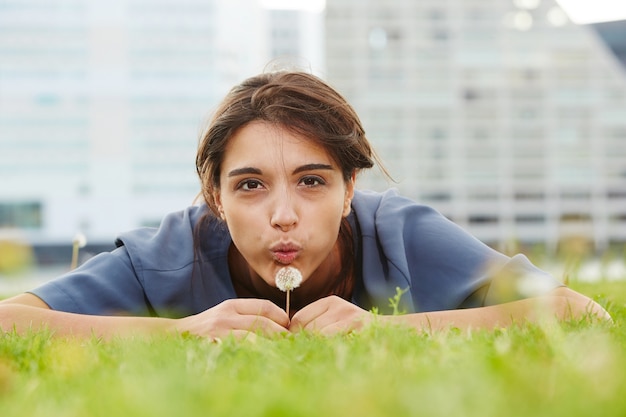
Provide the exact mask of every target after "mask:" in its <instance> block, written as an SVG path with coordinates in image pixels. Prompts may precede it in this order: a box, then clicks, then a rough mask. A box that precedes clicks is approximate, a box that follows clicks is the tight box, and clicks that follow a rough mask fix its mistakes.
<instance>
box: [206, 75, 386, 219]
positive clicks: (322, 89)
mask: <svg viewBox="0 0 626 417" xmlns="http://www.w3.org/2000/svg"><path fill="white" fill-rule="evenodd" d="M255 120H261V121H265V122H268V123H272V124H276V125H278V126H280V127H282V128H285V129H289V130H290V131H292V132H293V133H297V134H300V135H303V136H304V137H307V138H309V139H310V140H312V141H315V142H317V143H319V144H321V145H322V146H323V147H324V148H325V149H326V151H327V152H328V153H329V154H330V155H331V157H332V158H334V160H335V162H337V164H338V165H339V166H340V168H341V170H342V173H343V176H344V179H345V180H346V181H348V180H349V179H350V177H351V175H352V174H353V173H355V172H358V171H360V170H361V169H364V168H371V167H372V166H373V165H374V162H379V161H378V158H377V157H376V155H375V154H374V152H373V150H372V148H371V146H370V144H369V142H368V140H367V139H366V137H365V131H364V130H363V126H362V125H361V121H360V120H359V117H358V116H357V114H356V112H355V111H354V109H353V108H352V107H351V106H350V105H349V104H348V102H347V101H346V100H345V99H344V98H343V97H342V96H341V94H339V93H338V92H337V91H336V90H335V89H333V88H332V87H331V86H330V85H328V84H327V83H326V82H324V81H322V80H321V79H320V78H318V77H316V76H314V75H312V74H308V73H305V72H291V71H279V72H272V73H265V74H261V75H257V76H254V77H251V78H248V79H247V80H245V81H244V82H242V83H241V84H239V85H237V86H236V87H234V88H233V89H232V90H231V91H230V92H229V93H228V94H227V95H226V97H225V98H224V100H223V101H222V103H221V105H220V106H219V107H218V108H217V110H216V111H215V113H214V115H213V117H212V118H211V120H210V122H209V125H208V128H207V129H206V131H205V133H204V134H203V135H202V138H201V141H200V144H199V147H198V153H197V156H196V170H197V172H198V176H199V177H200V181H201V184H202V195H203V197H204V200H205V201H206V203H207V204H208V206H209V208H210V209H211V210H212V211H213V213H214V214H217V212H216V210H217V208H216V206H215V200H214V197H213V196H214V192H215V191H217V190H219V186H220V169H221V163H222V160H223V159H224V151H225V149H226V145H227V143H228V140H229V139H230V138H231V137H232V136H233V134H235V132H236V131H237V130H238V129H241V128H242V127H243V126H245V125H246V124H248V123H250V122H252V121H255ZM379 167H381V169H382V170H383V172H384V173H385V174H386V171H385V170H384V168H382V165H381V164H380V163H379Z"/></svg>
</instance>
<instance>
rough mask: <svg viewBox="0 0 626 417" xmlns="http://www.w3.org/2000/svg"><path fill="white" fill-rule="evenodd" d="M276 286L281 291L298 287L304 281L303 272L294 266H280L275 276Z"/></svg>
mask: <svg viewBox="0 0 626 417" xmlns="http://www.w3.org/2000/svg"><path fill="white" fill-rule="evenodd" d="M275 280H276V286H277V287H278V289H280V290H281V291H290V290H293V289H294V288H298V287H299V286H300V283H301V282H302V274H301V273H300V271H298V270H297V269H296V268H294V267H292V266H286V267H283V268H280V269H279V270H278V271H277V272H276V276H275Z"/></svg>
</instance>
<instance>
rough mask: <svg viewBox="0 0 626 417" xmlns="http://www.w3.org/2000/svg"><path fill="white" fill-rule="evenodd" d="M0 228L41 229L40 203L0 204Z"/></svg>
mask: <svg viewBox="0 0 626 417" xmlns="http://www.w3.org/2000/svg"><path fill="white" fill-rule="evenodd" d="M0 227H6V228H19V229H39V228H41V227H42V207H41V203H40V202H18V203H0Z"/></svg>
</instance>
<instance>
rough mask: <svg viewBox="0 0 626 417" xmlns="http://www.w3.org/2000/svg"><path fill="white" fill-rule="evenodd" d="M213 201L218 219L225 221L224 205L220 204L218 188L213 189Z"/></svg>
mask: <svg viewBox="0 0 626 417" xmlns="http://www.w3.org/2000/svg"><path fill="white" fill-rule="evenodd" d="M213 201H214V202H215V208H216V209H217V212H218V214H219V216H220V219H222V220H223V221H226V216H225V215H224V207H223V206H222V196H221V194H220V190H219V189H216V190H213Z"/></svg>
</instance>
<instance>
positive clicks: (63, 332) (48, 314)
mask: <svg viewBox="0 0 626 417" xmlns="http://www.w3.org/2000/svg"><path fill="white" fill-rule="evenodd" d="M12 330H15V331H16V332H17V333H18V334H25V333H27V332H29V331H42V330H49V331H51V332H53V333H54V334H55V335H57V336H78V337H91V336H95V337H101V338H104V339H109V338H112V337H116V336H121V337H124V336H134V335H149V334H156V333H167V332H172V331H175V320H173V319H164V318H153V317H121V316H120V317H118V316H91V315H83V314H73V313H66V312H62V311H54V310H49V309H46V308H39V307H32V306H27V305H21V304H0V331H4V332H7V331H12Z"/></svg>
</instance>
